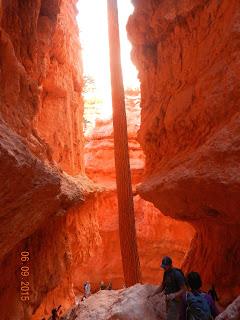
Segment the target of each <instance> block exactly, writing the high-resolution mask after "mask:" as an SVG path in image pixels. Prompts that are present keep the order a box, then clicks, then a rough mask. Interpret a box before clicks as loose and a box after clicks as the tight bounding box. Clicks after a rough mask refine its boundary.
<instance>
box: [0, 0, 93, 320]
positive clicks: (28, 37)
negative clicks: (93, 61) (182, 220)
mask: <svg viewBox="0 0 240 320" xmlns="http://www.w3.org/2000/svg"><path fill="white" fill-rule="evenodd" d="M75 3H76V1H74V0H71V1H65V0H64V1H58V0H54V1H48V0H42V1H35V2H31V1H30V2H29V1H23V2H22V1H18V0H14V1H8V0H3V1H1V3H0V181H1V185H0V222H1V223H0V249H1V250H0V272H1V276H0V289H1V290H0V310H1V319H4V320H5V319H6V320H7V319H10V320H16V319H18V320H23V319H24V320H28V319H30V318H31V315H32V314H34V313H35V314H37V315H36V319H39V318H40V317H41V316H42V314H41V313H42V312H43V311H44V312H46V313H45V314H49V312H50V310H51V308H52V307H54V306H55V304H58V303H59V304H60V303H61V304H63V306H64V307H66V306H70V305H71V304H72V303H73V301H74V299H73V298H74V295H73V290H72V280H71V268H72V264H73V259H72V257H71V256H74V254H72V252H74V250H75V249H74V246H72V245H71V244H72V243H74V245H77V246H78V252H79V255H78V261H79V264H80V265H81V261H82V260H83V261H84V257H86V256H87V255H88V252H90V251H92V250H94V249H93V248H94V247H95V246H96V245H97V243H98V242H99V236H98V228H97V226H96V222H95V221H96V219H95V218H94V212H95V210H93V213H92V215H91V214H90V213H91V210H90V209H89V208H88V209H87V210H86V207H85V204H84V202H85V201H86V199H88V201H87V203H86V205H87V206H91V203H92V200H91V199H90V198H89V197H90V196H91V194H93V193H95V192H96V190H97V188H96V187H95V186H94V185H93V183H92V182H91V181H90V180H89V179H87V178H86V177H85V176H81V173H83V172H84V171H83V165H82V163H83V153H82V149H83V133H82V129H81V125H82V112H83V102H82V98H81V90H82V88H81V87H82V85H81V82H82V79H81V78H82V70H81V59H80V44H79V39H78V29H77V25H76V19H75V18H76V14H77V11H76V7H75ZM63 170H64V171H63ZM68 174H71V175H76V174H78V176H75V177H73V176H70V175H68ZM84 208H85V209H84ZM88 215H90V216H88ZM71 234H72V237H74V239H72V238H71ZM81 248H82V249H81ZM28 250H29V252H30V261H29V265H28V267H29V277H27V278H23V276H21V267H22V263H21V260H20V258H21V252H22V251H28ZM21 281H26V282H29V288H30V291H29V293H30V301H26V302H24V301H21V295H20V293H21V289H20V287H21Z"/></svg>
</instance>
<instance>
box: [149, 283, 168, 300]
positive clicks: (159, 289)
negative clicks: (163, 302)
mask: <svg viewBox="0 0 240 320" xmlns="http://www.w3.org/2000/svg"><path fill="white" fill-rule="evenodd" d="M163 290H164V287H163V284H161V285H160V286H159V287H158V288H157V289H156V290H155V291H154V292H153V293H152V294H150V295H149V296H148V298H150V297H154V296H155V295H156V294H158V293H161V292H163Z"/></svg>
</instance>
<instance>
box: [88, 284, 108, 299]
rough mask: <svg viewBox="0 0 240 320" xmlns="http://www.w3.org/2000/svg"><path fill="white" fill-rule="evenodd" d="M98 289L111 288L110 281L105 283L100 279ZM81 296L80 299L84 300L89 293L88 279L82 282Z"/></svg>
mask: <svg viewBox="0 0 240 320" xmlns="http://www.w3.org/2000/svg"><path fill="white" fill-rule="evenodd" d="M99 290H112V283H111V282H109V283H108V284H105V283H104V281H101V282H100V284H99ZM83 292H84V294H83V297H82V301H84V300H85V299H86V298H88V297H89V296H90V295H91V284H90V282H89V281H86V282H85V283H84V284H83Z"/></svg>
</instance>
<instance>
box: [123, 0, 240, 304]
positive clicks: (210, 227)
mask: <svg viewBox="0 0 240 320" xmlns="http://www.w3.org/2000/svg"><path fill="white" fill-rule="evenodd" d="M133 3H134V6H135V11H134V14H133V15H132V17H131V18H130V21H129V24H128V32H129V36H130V39H131V41H132V43H133V46H134V49H133V59H134V61H135V63H136V65H137V67H138V69H139V76H140V80H141V94H142V101H141V107H142V110H141V128H140V132H139V141H140V143H141V146H142V148H143V150H144V153H145V155H146V175H145V182H144V183H143V184H142V185H141V186H140V187H139V189H138V191H139V193H140V195H141V197H143V198H144V199H146V200H148V201H151V202H153V204H154V205H155V206H156V207H158V208H159V209H160V210H161V211H162V212H163V213H164V214H165V215H169V216H171V217H173V218H175V219H178V220H183V221H188V222H190V223H191V224H192V225H193V226H194V227H195V229H196V230H197V235H196V237H195V240H194V242H193V244H192V249H191V250H190V252H189V255H188V259H187V260H186V263H185V269H186V270H192V269H193V270H198V271H199V272H200V273H201V274H202V276H203V280H204V282H205V284H206V285H210V284H212V283H214V284H215V285H216V286H217V289H218V290H219V291H220V292H221V295H222V298H223V300H225V301H228V300H229V299H232V298H233V297H234V296H236V295H237V292H239V283H240V282H239V281H236V279H238V280H239V272H238V269H239V268H238V265H239V262H240V243H239V230H240V225H239V210H238V209H239V205H240V202H239V201H240V197H239V194H240V175H239V169H240V167H239V159H240V148H239V146H240V131H239V128H240V127H239V124H240V114H239V103H240V94H239V89H240V87H239V76H240V68H239V56H240V29H239V19H240V3H239V1H231V2H229V1H227V0H223V1H211V0H206V1H199V0H195V1H190V0H187V1H184V0H181V1H177V2H176V1H171V0H166V1H147V2H146V1H140V0H134V1H133Z"/></svg>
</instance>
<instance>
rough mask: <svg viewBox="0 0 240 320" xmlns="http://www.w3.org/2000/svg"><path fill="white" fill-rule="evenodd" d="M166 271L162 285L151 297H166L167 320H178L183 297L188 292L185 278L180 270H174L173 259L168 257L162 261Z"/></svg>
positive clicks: (162, 266)
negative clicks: (159, 295) (159, 294)
mask: <svg viewBox="0 0 240 320" xmlns="http://www.w3.org/2000/svg"><path fill="white" fill-rule="evenodd" d="M161 268H163V269H164V274H163V281H162V284H161V285H160V286H159V287H158V288H157V290H156V291H155V292H154V293H153V294H152V295H151V297H152V296H155V295H156V294H158V293H161V295H164V294H165V296H166V305H167V320H178V319H179V317H180V312H181V302H182V295H183V294H184V293H185V291H186V286H185V278H184V275H183V273H182V272H181V270H180V269H176V268H173V266H172V259H171V258H170V257H168V256H166V257H164V258H163V259H162V264H161Z"/></svg>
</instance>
